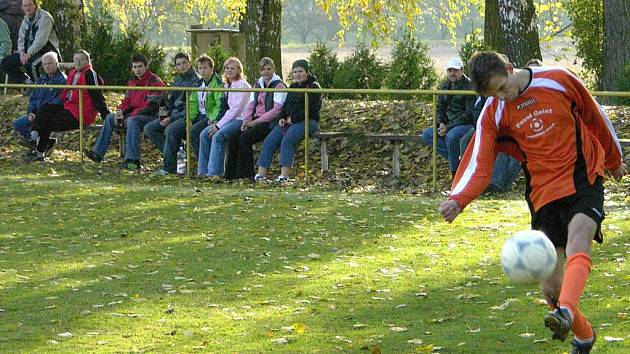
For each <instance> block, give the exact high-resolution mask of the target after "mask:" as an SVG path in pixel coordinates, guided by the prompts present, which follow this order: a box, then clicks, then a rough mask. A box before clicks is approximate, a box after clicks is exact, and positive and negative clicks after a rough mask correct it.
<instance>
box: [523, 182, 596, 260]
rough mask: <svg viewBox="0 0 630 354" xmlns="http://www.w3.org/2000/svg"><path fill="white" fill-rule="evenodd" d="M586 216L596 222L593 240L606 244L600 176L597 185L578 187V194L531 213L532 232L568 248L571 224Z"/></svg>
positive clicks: (558, 245) (555, 201)
mask: <svg viewBox="0 0 630 354" xmlns="http://www.w3.org/2000/svg"><path fill="white" fill-rule="evenodd" d="M579 213H582V214H586V216H588V217H590V218H591V219H593V221H595V223H597V230H596V231H595V235H593V239H594V240H595V241H597V242H598V243H602V242H603V241H604V238H603V235H602V230H601V226H602V221H604V217H605V213H604V186H603V178H602V177H601V176H597V178H596V179H595V183H593V184H592V185H587V186H585V187H581V188H578V189H577V191H576V193H575V194H572V195H570V196H567V197H564V198H561V199H558V200H554V201H553V202H551V203H549V204H547V205H545V206H543V207H542V208H540V209H539V210H538V211H537V212H532V229H533V230H540V231H542V232H544V233H545V235H547V237H548V238H549V240H551V242H552V243H553V244H554V246H556V247H565V248H566V246H567V238H568V232H569V222H571V219H572V218H573V216H575V215H576V214H579Z"/></svg>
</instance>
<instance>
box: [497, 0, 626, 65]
mask: <svg viewBox="0 0 630 354" xmlns="http://www.w3.org/2000/svg"><path fill="white" fill-rule="evenodd" d="M620 1H623V0H620ZM484 42H485V44H486V46H487V47H488V48H491V49H492V50H495V51H497V52H499V53H503V54H505V55H507V57H508V58H509V59H510V62H511V63H512V64H514V65H515V66H517V67H521V66H524V65H525V63H527V61H528V60H529V59H533V58H536V59H542V56H541V53H540V40H539V38H538V29H537V28H536V9H535V8H534V3H533V0H486V22H485V26H484Z"/></svg>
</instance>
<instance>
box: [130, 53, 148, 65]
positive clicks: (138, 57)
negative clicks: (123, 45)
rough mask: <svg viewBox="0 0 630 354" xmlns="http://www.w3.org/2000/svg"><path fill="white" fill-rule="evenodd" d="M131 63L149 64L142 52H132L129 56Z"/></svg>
mask: <svg viewBox="0 0 630 354" xmlns="http://www.w3.org/2000/svg"><path fill="white" fill-rule="evenodd" d="M131 63H142V64H144V66H148V65H149V62H148V60H147V57H145V56H144V54H134V55H133V56H132V57H131Z"/></svg>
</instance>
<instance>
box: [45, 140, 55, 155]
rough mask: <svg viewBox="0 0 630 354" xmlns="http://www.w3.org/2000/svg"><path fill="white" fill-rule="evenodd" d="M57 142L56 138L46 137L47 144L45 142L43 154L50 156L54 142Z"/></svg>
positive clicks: (53, 148)
mask: <svg viewBox="0 0 630 354" xmlns="http://www.w3.org/2000/svg"><path fill="white" fill-rule="evenodd" d="M56 143H57V139H56V138H50V139H48V144H46V150H44V156H46V157H50V155H52V153H53V151H55V144H56Z"/></svg>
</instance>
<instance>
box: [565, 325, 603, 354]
mask: <svg viewBox="0 0 630 354" xmlns="http://www.w3.org/2000/svg"><path fill="white" fill-rule="evenodd" d="M591 328H592V327H591ZM596 339H597V333H595V329H594V328H593V340H591V341H589V342H586V343H580V342H578V341H577V340H576V339H575V338H573V340H571V346H572V347H573V348H572V349H571V354H589V353H590V352H591V349H593V345H594V344H595V340H596Z"/></svg>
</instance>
